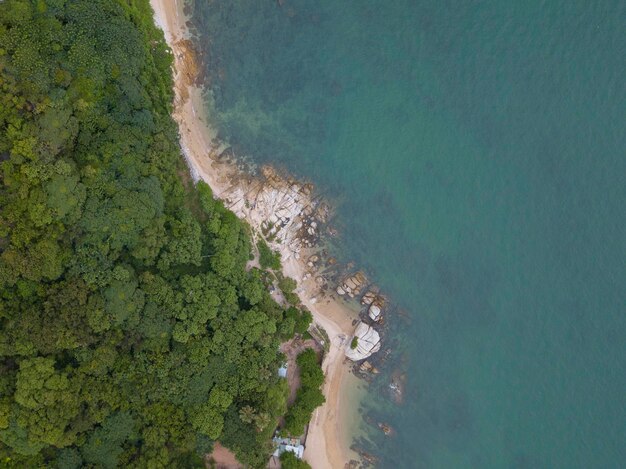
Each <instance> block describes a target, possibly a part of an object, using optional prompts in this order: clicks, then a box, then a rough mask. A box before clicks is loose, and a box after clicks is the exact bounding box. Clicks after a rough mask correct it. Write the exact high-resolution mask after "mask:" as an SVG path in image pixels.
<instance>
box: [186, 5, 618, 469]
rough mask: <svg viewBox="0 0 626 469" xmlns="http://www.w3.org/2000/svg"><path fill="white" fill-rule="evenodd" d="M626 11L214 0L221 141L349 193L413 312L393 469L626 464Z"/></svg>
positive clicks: (398, 351) (374, 436)
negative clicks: (404, 394)
mask: <svg viewBox="0 0 626 469" xmlns="http://www.w3.org/2000/svg"><path fill="white" fill-rule="evenodd" d="M281 3H282V6H281V5H280V4H281ZM625 5H626V4H625V3H624V2H619V1H604V2H589V1H562V0H559V1H557V0H555V1H552V2H544V1H541V2H539V1H525V2H504V1H500V2H498V1H482V2H450V1H441V0H438V1H435V0H424V1H422V0H413V1H409V0H394V1H385V2H383V1H371V0H358V1H357V0H342V1H336V0H334V1H331V0H317V1H313V0H306V1H305V0H283V1H282V2H276V1H258V0H254V1H253V0H249V1H239V0H234V1H233V0H213V1H212V2H201V1H197V2H195V4H194V6H193V14H192V20H193V24H194V27H195V29H196V31H197V34H198V35H199V38H198V41H199V43H200V44H201V45H202V46H203V47H204V50H205V52H206V56H205V60H206V65H207V80H208V83H209V84H210V88H211V90H212V93H213V97H214V101H213V102H212V103H211V104H210V110H211V114H212V116H213V119H214V120H215V121H216V123H217V126H218V128H219V131H220V134H221V136H222V137H223V138H225V139H228V140H229V141H230V142H231V143H232V144H233V145H234V147H235V149H236V152H237V154H240V155H244V154H245V155H248V156H250V157H252V158H253V159H255V160H257V161H260V162H272V163H275V164H278V165H281V166H284V167H286V168H288V169H289V170H290V171H292V172H293V173H295V174H297V175H301V176H303V177H306V178H307V179H310V180H312V181H313V182H315V183H316V184H317V185H318V187H319V188H320V189H321V190H323V191H324V192H325V193H327V194H328V195H329V197H331V198H333V199H334V200H336V201H337V204H338V221H339V222H340V228H341V231H342V238H341V242H340V248H341V252H342V255H343V257H344V259H345V260H356V261H357V263H358V264H359V265H361V266H364V267H365V268H366V270H367V272H368V273H369V274H370V275H371V276H372V278H374V279H376V281H377V282H378V283H379V284H380V285H381V286H382V287H383V288H384V290H385V291H386V292H388V293H389V294H390V296H391V297H392V298H393V300H394V301H395V302H396V303H397V304H398V306H399V308H401V309H404V310H406V311H407V313H408V319H405V318H403V317H401V316H400V315H396V316H392V317H391V318H390V324H391V325H390V326H389V330H388V331H387V332H386V336H385V337H386V340H387V345H388V346H390V347H391V348H392V349H393V350H394V353H393V355H392V358H393V359H394V360H395V362H396V363H398V364H400V363H401V365H398V366H402V368H403V369H405V370H406V371H407V376H408V382H407V389H406V399H405V403H404V404H403V405H402V406H397V405H395V404H392V403H391V402H390V400H389V398H388V394H387V393H386V392H385V391H384V390H385V389H386V384H387V382H388V381H386V380H387V379H388V376H386V375H384V376H382V377H381V378H379V379H378V380H377V381H376V382H375V383H374V384H373V385H372V392H371V393H370V396H371V399H370V401H369V402H368V403H367V404H366V405H365V406H364V409H363V412H364V414H368V415H370V416H371V417H372V418H374V419H375V420H378V421H379V420H385V421H387V422H389V423H390V424H391V425H392V426H393V427H394V428H395V429H396V430H397V434H396V435H395V436H393V437H385V436H384V435H382V433H380V432H378V431H377V430H376V429H375V428H371V429H370V430H368V437H367V438H366V439H365V440H362V441H360V442H359V444H360V445H361V446H364V447H365V448H366V449H367V450H369V451H371V452H373V453H374V454H376V455H377V456H378V457H379V458H380V460H379V464H378V466H379V467H384V468H395V467H400V468H413V467H424V468H451V467H461V468H463V467H476V468H491V467H495V468H498V467H520V468H522V467H528V468H542V467H562V468H578V467H580V468H591V467H598V468H604V467H607V468H608V467H619V466H620V465H622V464H624V461H625V460H626V399H625V397H626V345H625V344H626V319H625V315H626V267H625V265H626V234H625V227H626V216H625V213H626V209H625V206H626V156H625V155H626V152H625V150H626V85H625V80H624V77H625V76H626V66H625V64H626V61H625V59H624V57H625V56H626V37H625V35H624V30H625V28H624V26H625V25H626V6H625ZM387 372H390V370H387ZM379 391H381V392H379ZM366 428H367V427H366Z"/></svg>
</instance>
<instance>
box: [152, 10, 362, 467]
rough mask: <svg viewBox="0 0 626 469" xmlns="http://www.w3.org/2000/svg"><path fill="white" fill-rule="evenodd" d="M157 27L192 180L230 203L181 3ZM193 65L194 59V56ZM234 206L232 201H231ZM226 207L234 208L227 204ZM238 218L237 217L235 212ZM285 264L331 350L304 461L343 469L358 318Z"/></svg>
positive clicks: (301, 266)
mask: <svg viewBox="0 0 626 469" xmlns="http://www.w3.org/2000/svg"><path fill="white" fill-rule="evenodd" d="M150 3H151V5H152V8H153V9H154V18H155V22H156V24H157V25H158V26H159V27H160V28H161V29H162V30H163V31H164V33H165V39H166V41H167V43H168V45H169V46H170V48H171V50H172V52H173V54H174V65H175V70H174V88H175V103H174V113H173V117H174V119H175V120H176V122H177V123H178V125H179V130H180V144H181V148H182V150H183V153H184V155H185V158H186V160H187V163H188V165H189V168H190V171H191V174H192V177H194V179H195V180H198V179H202V180H204V181H206V182H207V183H208V184H209V186H210V187H211V188H212V190H213V192H214V194H215V195H216V196H217V197H220V198H222V199H224V200H225V201H229V197H230V195H232V194H233V193H237V191H238V188H237V187H233V181H237V178H233V175H235V174H236V173H237V172H238V169H237V168H236V167H234V165H233V164H232V163H229V162H221V161H217V160H216V158H215V156H216V152H217V151H218V149H217V148H214V146H215V144H214V143H213V142H214V138H215V134H214V133H212V131H211V129H210V126H209V125H208V119H207V116H206V112H205V107H204V105H203V103H202V96H201V89H200V87H199V86H198V84H197V83H196V79H197V70H195V67H194V64H193V63H190V48H189V47H190V46H189V41H186V39H187V37H186V34H187V28H186V25H185V17H184V14H183V12H182V2H177V1H174V2H173V1H171V0H151V2H150ZM191 55H192V57H191V61H192V62H193V53H191ZM230 202H232V201H230ZM227 205H229V206H230V205H232V203H231V204H229V203H227ZM235 212H236V213H238V212H237V211H235ZM238 215H239V216H241V217H243V218H245V219H246V220H247V221H248V222H249V223H250V225H251V226H252V227H253V228H256V229H257V230H258V225H259V220H261V219H262V215H263V213H255V212H254V209H251V210H248V211H247V212H239V213H238ZM278 248H279V251H280V252H281V256H282V259H283V273H284V274H285V275H287V276H289V277H292V278H294V279H295V280H296V281H297V282H298V288H297V292H298V294H299V296H300V298H301V301H302V303H303V304H304V305H305V306H306V307H307V308H309V310H310V311H311V313H312V314H313V317H314V321H315V322H316V323H317V324H319V325H320V326H322V327H323V328H324V329H325V330H326V332H327V334H328V337H329V339H330V342H331V343H330V347H329V351H328V353H327V354H326V355H325V358H324V362H323V364H322V367H323V369H324V372H325V374H326V381H325V384H324V389H323V391H324V395H325V397H326V403H325V404H324V405H322V406H321V407H319V408H318V409H317V410H316V411H315V413H314V414H313V417H312V420H311V424H310V428H309V433H308V437H307V441H306V449H305V453H304V458H305V460H306V461H308V462H309V463H310V464H311V466H312V467H313V468H316V469H318V468H320V469H321V468H343V467H344V465H345V464H346V463H347V462H348V461H349V460H350V459H353V458H355V457H356V456H355V455H354V454H353V453H352V452H351V451H350V450H349V449H348V446H349V443H348V438H347V437H346V424H345V422H343V421H342V419H341V418H340V417H341V415H342V413H341V412H339V411H340V410H341V409H342V406H345V405H347V402H345V401H346V400H347V398H346V396H347V393H346V389H345V386H343V387H342V384H343V383H344V382H345V381H346V377H347V375H348V372H349V364H348V363H344V361H345V357H344V352H343V348H344V346H345V343H346V342H345V341H346V340H347V339H348V338H349V337H350V335H351V334H352V332H353V330H354V327H353V326H352V321H353V319H355V318H356V317H357V314H356V312H354V311H352V310H351V309H350V308H349V307H348V306H347V305H346V303H344V302H343V300H341V299H338V300H336V299H334V297H329V298H323V299H321V300H320V299H319V298H318V293H319V286H318V285H317V284H316V283H315V281H314V280H313V278H310V279H308V280H304V278H305V277H306V275H305V273H306V271H307V266H306V265H305V262H304V261H303V260H301V259H297V256H294V255H293V252H292V251H290V250H289V247H288V246H287V245H280V246H278Z"/></svg>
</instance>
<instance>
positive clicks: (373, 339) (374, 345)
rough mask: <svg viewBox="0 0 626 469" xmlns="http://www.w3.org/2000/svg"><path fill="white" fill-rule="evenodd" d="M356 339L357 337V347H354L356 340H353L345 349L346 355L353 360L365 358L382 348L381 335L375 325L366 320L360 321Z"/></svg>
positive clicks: (355, 334) (355, 335) (355, 332)
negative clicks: (370, 324)
mask: <svg viewBox="0 0 626 469" xmlns="http://www.w3.org/2000/svg"><path fill="white" fill-rule="evenodd" d="M354 339H356V347H355V348H352V345H353V342H354V341H353V340H351V341H349V342H348V345H347V346H346V351H345V353H346V357H348V358H349V359H350V360H352V361H355V362H356V361H359V360H364V359H365V358H367V357H369V356H370V355H372V354H374V353H376V352H378V351H379V350H380V335H379V334H378V332H377V331H376V330H375V329H374V328H373V327H371V326H368V325H367V324H365V323H364V322H360V323H359V324H358V325H357V326H356V330H355V331H354Z"/></svg>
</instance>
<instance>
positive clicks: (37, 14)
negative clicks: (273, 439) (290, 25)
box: [0, 0, 323, 468]
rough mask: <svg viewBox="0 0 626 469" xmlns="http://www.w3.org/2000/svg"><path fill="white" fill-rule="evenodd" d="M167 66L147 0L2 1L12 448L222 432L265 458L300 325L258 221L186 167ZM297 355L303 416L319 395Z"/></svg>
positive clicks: (160, 441) (7, 458)
mask: <svg viewBox="0 0 626 469" xmlns="http://www.w3.org/2000/svg"><path fill="white" fill-rule="evenodd" d="M170 66H171V55H170V53H169V52H168V50H167V48H166V46H165V44H164V41H163V38H162V35H161V33H160V31H157V30H156V28H155V27H154V26H153V23H152V16H151V10H150V8H149V6H148V1H147V0H71V1H66V0H47V1H44V0H38V1H34V0H33V1H28V0H6V1H4V2H0V129H1V130H0V182H1V184H0V331H1V334H0V461H2V462H3V465H4V466H6V467H44V466H46V467H60V468H77V467H103V468H113V467H117V466H122V467H127V466H130V467H202V466H203V462H202V460H201V458H200V456H201V455H203V454H204V453H206V452H208V451H210V449H211V446H212V442H213V441H215V440H217V439H219V440H220V441H221V442H222V443H223V444H224V445H225V446H227V447H229V448H231V449H232V450H233V451H234V452H235V453H236V454H237V457H238V458H239V459H240V460H241V461H242V462H243V463H245V464H246V465H250V466H253V467H262V466H264V464H265V463H266V455H267V454H269V447H268V444H269V443H268V441H269V437H270V435H271V433H272V431H273V429H274V426H275V424H276V422H277V419H278V417H279V416H280V415H281V414H283V413H284V412H285V410H286V404H285V402H286V394H287V389H286V383H285V382H284V381H283V380H280V379H278V377H277V373H276V369H277V368H278V367H279V365H280V363H281V357H280V356H279V354H278V353H277V350H278V346H279V343H280V341H281V338H283V337H284V336H285V335H286V334H288V333H289V325H288V324H287V325H286V322H287V321H285V312H284V311H283V310H282V309H281V308H280V307H279V306H278V305H277V304H276V303H275V302H274V301H272V299H271V298H270V296H269V294H268V293H267V289H266V288H265V287H264V285H263V283H262V281H261V274H260V272H259V271H258V270H255V269H253V270H252V271H251V272H246V270H245V263H246V260H247V259H248V256H249V253H250V251H251V245H250V241H249V237H248V236H247V233H246V229H245V227H244V226H243V225H242V223H241V222H240V221H239V220H238V219H237V218H236V217H235V216H234V215H233V214H232V213H231V212H229V211H227V210H226V209H225V208H224V207H223V205H222V204H221V203H220V202H218V201H216V200H214V199H213V196H212V193H211V190H210V189H209V187H208V186H206V185H205V184H202V183H200V184H198V186H197V187H193V186H191V185H190V182H189V177H188V173H187V171H186V168H185V167H184V164H183V163H182V158H180V153H179V148H178V144H177V129H176V126H175V124H174V123H173V121H172V120H171V117H170V111H171V104H170V103H171V102H172V93H171V85H172V84H171V78H170ZM264 246H265V248H267V245H264ZM260 250H261V264H262V265H265V266H267V267H271V268H278V267H279V266H278V267H277V266H276V260H277V258H276V256H275V255H274V254H273V253H271V251H269V248H267V250H268V251H269V255H268V252H267V251H263V250H262V248H260ZM293 326H295V321H294V323H293V324H292V327H293ZM298 327H300V326H298ZM291 331H293V329H292V330H291ZM300 361H302V365H301V366H302V368H303V370H304V371H303V388H302V389H301V391H300V392H299V398H298V402H297V405H296V406H294V408H292V409H291V410H290V416H289V418H288V421H289V422H290V428H293V429H294V430H297V429H298V428H300V427H301V425H302V422H303V419H304V418H305V416H306V415H305V414H307V412H308V414H307V415H310V410H311V409H312V408H313V407H312V406H314V405H319V403H321V402H323V396H321V393H319V389H318V388H319V385H320V384H321V382H322V381H323V376H322V375H321V371H320V370H319V367H318V366H317V362H316V360H315V357H313V361H312V362H311V358H308V359H306V360H305V359H304V358H303V359H302V360H300ZM312 364H315V366H316V368H315V370H316V371H312V370H310V369H309V368H311V367H312ZM314 391H315V392H314Z"/></svg>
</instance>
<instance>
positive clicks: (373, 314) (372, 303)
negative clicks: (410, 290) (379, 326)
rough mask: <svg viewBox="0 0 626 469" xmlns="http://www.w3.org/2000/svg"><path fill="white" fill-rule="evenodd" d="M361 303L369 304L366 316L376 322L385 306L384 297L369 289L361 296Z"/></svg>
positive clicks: (380, 317)
mask: <svg viewBox="0 0 626 469" xmlns="http://www.w3.org/2000/svg"><path fill="white" fill-rule="evenodd" d="M361 304H363V305H369V309H368V316H369V317H370V319H371V320H372V321H375V322H378V321H380V320H381V319H382V312H383V307H384V306H385V299H384V298H383V297H382V296H381V295H379V294H378V293H376V292H374V291H372V290H369V291H368V292H367V293H365V295H363V298H361Z"/></svg>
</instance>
